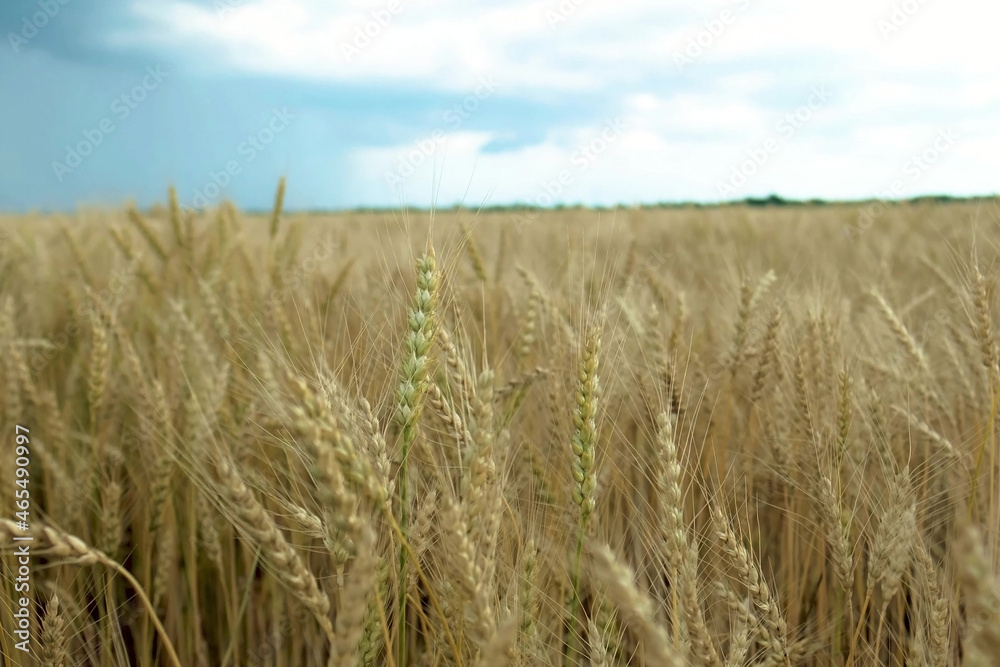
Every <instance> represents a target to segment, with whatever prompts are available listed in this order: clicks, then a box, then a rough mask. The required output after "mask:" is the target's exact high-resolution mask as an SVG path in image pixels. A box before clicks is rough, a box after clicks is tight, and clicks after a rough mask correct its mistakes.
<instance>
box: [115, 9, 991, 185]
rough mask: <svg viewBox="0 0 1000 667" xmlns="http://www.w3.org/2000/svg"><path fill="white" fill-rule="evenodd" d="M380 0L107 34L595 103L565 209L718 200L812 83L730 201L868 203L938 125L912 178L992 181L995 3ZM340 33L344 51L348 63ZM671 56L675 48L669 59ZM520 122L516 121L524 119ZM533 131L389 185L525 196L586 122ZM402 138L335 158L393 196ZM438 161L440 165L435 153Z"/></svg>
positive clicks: (164, 20) (238, 61) (262, 63)
mask: <svg viewBox="0 0 1000 667" xmlns="http://www.w3.org/2000/svg"><path fill="white" fill-rule="evenodd" d="M224 1H226V0H220V2H224ZM229 1H230V2H235V0H229ZM394 1H395V0H394ZM398 2H399V5H398V7H400V9H399V11H398V12H396V13H392V12H391V11H390V7H396V6H397V5H395V4H392V5H390V1H389V0H354V1H353V2H350V3H334V4H327V3H322V2H319V0H258V1H256V2H249V1H248V0H244V1H243V2H242V4H240V5H239V6H237V7H235V8H233V9H231V10H230V11H227V12H226V13H225V16H223V17H220V16H218V15H217V13H216V10H215V9H214V8H211V7H205V6H201V5H194V4H192V3H190V2H185V1H184V0H171V1H170V2H166V3H155V4H149V3H140V2H138V0H137V1H136V3H135V4H134V5H133V11H134V12H135V14H136V15H137V16H139V17H141V18H142V19H143V20H144V22H145V26H146V28H145V29H144V30H143V31H142V32H141V34H120V35H118V37H117V39H118V43H119V44H124V43H129V42H130V41H141V42H143V43H150V42H152V43H158V44H160V45H162V46H163V47H164V48H167V47H168V45H176V44H178V43H182V44H184V45H185V48H186V49H191V50H193V52H194V53H196V54H197V58H198V59H199V62H200V63H214V65H212V66H215V67H217V68H219V69H221V70H226V71H233V70H235V71H242V72H252V73H261V74H267V75H275V76H285V77H294V78H299V79H304V80H312V81H315V82H317V83H318V84H323V83H345V82H347V83H360V82H363V83H364V84H366V85H369V86H374V87H380V86H381V87H386V88H395V89H398V90H419V91H438V92H443V93H448V94H452V93H455V92H458V93H462V94H468V93H469V92H470V87H474V86H475V81H476V78H477V77H478V76H480V75H483V74H492V75H495V76H496V77H497V78H499V79H500V80H502V81H503V82H504V85H503V89H502V90H501V91H499V92H498V97H500V98H508V99H521V100H524V101H528V102H531V103H536V104H538V103H540V101H542V100H551V99H559V96H568V97H567V98H566V99H575V98H574V97H573V96H577V98H580V99H584V98H586V99H598V100H601V101H602V104H601V108H602V109H609V108H610V109H618V110H620V113H621V114H623V115H625V116H627V117H628V118H629V127H628V130H627V131H625V132H624V133H623V134H622V135H621V136H620V137H618V139H617V140H616V142H615V145H614V147H613V148H612V149H609V150H608V152H607V153H606V154H604V155H602V156H601V158H600V159H599V160H597V161H595V162H594V164H593V165H591V166H589V167H588V168H587V169H586V170H580V171H574V172H573V174H574V176H573V182H572V184H571V185H570V186H567V187H566V188H564V190H565V192H564V194H563V199H564V200H566V201H577V200H582V201H585V202H599V201H603V202H605V203H609V202H611V201H617V200H622V201H625V200H628V199H630V198H634V199H644V200H656V199H669V198H679V199H691V198H705V199H717V198H719V192H718V187H717V183H718V182H719V180H720V179H724V178H726V175H727V174H728V173H730V171H731V170H732V169H733V168H734V167H738V166H739V165H740V163H741V161H743V160H745V159H746V157H747V154H748V151H753V150H754V149H756V148H757V147H758V146H759V144H760V142H761V141H763V140H765V139H766V138H768V137H772V136H774V135H775V127H776V123H777V122H778V121H779V120H780V119H781V118H782V117H783V115H784V114H786V113H789V112H794V111H795V110H796V108H797V107H799V106H800V105H802V104H803V103H804V102H805V101H806V99H807V96H808V95H809V91H810V89H811V88H812V87H814V86H817V85H822V86H826V87H828V88H829V89H830V90H831V93H832V97H831V100H830V101H829V102H827V103H825V104H824V105H823V107H822V108H821V109H818V110H816V111H815V113H814V114H813V115H812V116H811V117H810V118H809V120H808V122H806V123H803V124H802V127H801V128H799V129H797V130H796V131H795V132H794V134H793V135H792V136H789V137H781V138H780V148H779V150H777V152H776V153H774V154H773V155H772V156H770V158H769V160H768V162H767V164H766V165H764V166H762V167H760V168H759V171H758V173H756V174H755V175H754V176H753V177H752V178H750V179H748V182H747V184H746V186H745V188H744V189H743V190H741V192H740V196H746V195H748V194H761V193H768V192H771V191H778V192H781V193H783V194H789V195H791V194H797V195H802V196H820V197H829V198H833V197H866V196H870V195H871V194H873V193H874V192H875V191H877V190H878V189H879V188H881V187H883V186H884V181H885V179H887V178H888V179H891V178H892V177H893V174H894V173H895V172H897V171H898V170H899V169H900V168H901V165H902V164H903V162H904V161H905V160H906V159H907V155H908V154H909V152H910V151H914V150H919V149H921V147H922V146H923V145H924V144H925V143H926V142H927V141H928V140H929V139H932V138H933V136H934V132H935V131H936V130H937V129H938V128H940V127H944V126H956V127H960V128H961V131H962V133H963V140H962V142H960V145H958V146H956V147H955V149H954V150H953V151H951V152H949V154H948V155H947V159H943V160H941V162H940V163H939V164H936V165H935V166H934V168H933V169H931V170H928V172H927V173H926V174H925V175H924V176H923V177H922V178H921V179H920V180H919V182H918V183H915V184H914V188H918V189H919V190H920V191H923V189H924V188H928V189H931V190H932V189H934V188H940V187H942V186H944V185H949V186H951V187H952V188H953V189H955V190H956V191H957V190H959V189H960V190H962V191H964V192H976V191H980V192H987V191H991V190H994V189H995V185H994V183H995V174H996V173H997V166H998V158H997V156H998V155H1000V152H998V151H997V150H996V149H997V148H998V147H1000V129H998V128H996V127H995V123H992V122H991V121H992V119H995V117H996V114H997V113H998V112H1000V67H998V65H1000V52H998V51H997V50H996V47H995V36H994V35H993V32H995V29H996V28H995V26H996V25H997V24H998V23H1000V4H996V3H991V2H986V1H985V0H952V1H951V2H949V3H943V2H931V1H930V0H905V1H904V0H890V1H888V2H886V1H879V2H871V0H844V1H843V2H840V3H803V2H800V1H795V0H770V1H769V2H768V3H763V2H757V1H755V0H732V1H728V2H727V1H721V2H714V3H699V4H698V5H695V4H694V3H690V4H689V5H681V4H679V3H661V2H632V3H628V4H623V3H620V2H617V1H614V0H576V3H574V0H562V1H561V2H560V1H559V0H550V1H536V0H531V1H525V0H520V1H518V0H513V1H511V2H507V3H504V4H502V5H501V4H497V3H486V4H475V5H470V4H468V3H460V2H458V1H457V0H434V1H424V2H419V3H418V2H414V1H412V0H398ZM560 7H562V8H567V7H575V9H573V10H572V11H566V10H565V9H564V10H561V9H560ZM553 12H555V13H553ZM560 12H561V13H560ZM373 17H374V18H373ZM553 17H557V18H558V19H559V20H558V22H553ZM379 18H381V21H382V23H383V24H384V25H380V26H378V28H377V32H378V34H377V35H374V36H372V37H371V39H370V43H369V44H368V45H367V46H364V47H363V48H359V47H358V45H359V44H360V42H358V44H353V43H352V40H354V39H355V37H356V35H357V34H358V31H359V30H363V29H364V27H365V25H366V24H369V28H371V32H373V33H374V32H376V30H375V28H373V27H372V26H374V25H375V23H373V21H375V20H376V19H379ZM893 22H895V25H894V24H893ZM345 44H349V45H352V46H354V47H355V48H358V51H357V52H352V53H351V54H350V57H349V58H348V57H347V56H345V51H344V45H345ZM692 44H695V45H696V46H695V47H692V46H691V45H692ZM691 49H693V50H691ZM694 52H697V53H696V55H694V56H693V57H692V56H691V54H692V53H694ZM678 54H685V55H687V56H688V57H690V58H691V60H690V61H689V62H687V63H686V64H685V65H684V66H683V67H682V68H679V67H678V66H677V65H676V64H675V56H677V55H678ZM203 66H205V65H204V64H203ZM598 113H602V112H598V111H595V114H598ZM537 122H538V121H537V120H534V119H533V118H530V117H526V118H525V120H524V123H525V127H526V128H531V127H532V126H531V125H530V124H531V123H537ZM544 122H545V123H546V124H545V125H544V126H542V127H541V129H542V130H543V132H542V134H543V135H544V138H543V139H541V140H539V141H538V142H537V143H535V144H534V145H529V146H520V147H518V148H516V149H511V150H506V151H502V152H484V148H485V147H486V145H487V144H488V143H489V141H490V140H491V139H494V138H497V137H498V136H499V135H498V134H497V133H496V132H491V131H489V129H488V128H487V129H485V130H482V131H480V130H479V129H477V131H476V132H469V131H463V132H461V133H455V134H453V135H452V136H451V137H450V139H449V141H448V144H447V145H448V153H447V159H445V160H444V161H443V167H444V171H443V176H442V175H441V173H442V172H440V170H439V171H438V172H435V170H434V169H433V167H431V166H430V164H431V162H430V160H428V162H427V163H425V164H423V165H421V166H420V167H419V168H418V169H417V173H415V174H414V175H413V176H412V177H410V178H409V179H408V180H407V182H406V193H407V195H406V196H407V197H408V198H410V202H411V203H427V202H428V201H429V197H430V193H432V192H434V191H435V189H436V185H437V184H436V183H434V182H433V178H434V174H435V173H437V174H438V176H439V179H440V180H439V184H440V186H441V190H440V200H441V201H442V202H450V201H454V200H456V199H460V198H461V197H462V195H463V194H464V193H465V192H466V190H467V188H468V191H469V193H470V194H469V198H470V200H472V201H475V202H476V203H478V202H479V201H481V200H483V199H486V198H487V197H489V198H490V199H491V201H493V202H505V201H512V200H534V199H535V197H536V196H537V195H538V193H539V192H540V191H544V187H543V185H542V184H543V183H545V182H546V179H551V178H553V177H555V176H557V175H558V174H559V172H560V171H561V170H563V169H566V168H570V169H574V167H573V166H572V165H573V154H574V149H573V148H572V147H571V146H570V147H567V138H569V139H568V140H569V141H570V144H572V142H573V141H578V142H586V141H588V140H589V139H588V138H587V137H589V136H593V132H595V131H596V132H598V133H599V132H600V128H601V124H602V123H603V122H604V119H603V118H594V119H593V123H591V124H589V125H588V124H587V123H582V124H567V123H561V122H560V121H559V119H555V120H552V119H547V120H546V121H544ZM463 129H464V128H463ZM534 129H538V128H534ZM588 133H589V134H588ZM533 134H536V135H537V134H538V132H534V133H533ZM984 147H985V148H984ZM411 149H412V146H411V145H406V144H402V145H399V146H392V147H388V148H385V147H368V148H361V149H358V150H356V152H355V153H354V154H353V155H352V156H351V158H350V159H351V161H352V164H353V165H354V167H355V169H354V170H353V173H354V174H355V178H356V181H357V182H356V183H354V184H353V186H354V187H355V188H357V191H358V192H359V193H360V194H359V196H361V197H363V198H367V199H366V200H367V201H372V202H375V201H379V200H382V199H386V198H392V197H394V196H395V195H394V194H393V193H391V192H390V189H389V188H387V187H386V186H385V181H384V178H383V174H384V172H385V170H386V169H387V168H392V165H393V164H394V161H395V160H397V159H398V156H399V155H400V154H403V153H406V152H407V151H409V150H411ZM437 161H438V166H441V163H442V159H441V154H440V153H439V154H438V157H437ZM470 182H471V186H470ZM908 194H919V192H918V191H914V192H912V193H908ZM390 203H398V202H390Z"/></svg>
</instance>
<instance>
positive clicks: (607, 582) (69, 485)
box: [0, 183, 1000, 667]
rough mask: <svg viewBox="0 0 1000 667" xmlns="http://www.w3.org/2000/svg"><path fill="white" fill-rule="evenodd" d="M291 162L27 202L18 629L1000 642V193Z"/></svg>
mask: <svg viewBox="0 0 1000 667" xmlns="http://www.w3.org/2000/svg"><path fill="white" fill-rule="evenodd" d="M283 193H284V184H283V183H282V185H281V186H279V191H278V195H277V197H276V203H275V210H274V211H273V212H272V213H269V214H259V215H258V214H248V213H244V212H241V211H239V210H237V209H236V208H235V207H234V206H233V205H231V204H225V205H223V206H221V207H219V208H218V209H213V210H208V211H205V212H201V213H198V214H195V213H193V212H188V211H184V210H182V209H181V208H180V207H179V205H178V203H177V197H176V193H174V192H173V191H171V193H170V197H169V198H168V202H167V204H166V205H164V206H159V207H155V208H153V209H151V210H148V211H138V210H136V209H135V208H132V207H128V208H125V209H123V210H119V211H106V210H89V209H80V210H78V211H77V213H76V214H75V215H56V214H52V215H42V214H32V215H26V216H2V217H0V230H2V232H0V234H2V245H0V345H2V347H3V355H2V358H0V374H2V381H0V396H2V399H0V414H2V419H0V423H2V437H0V460H2V463H0V470H2V471H4V473H3V479H2V480H0V508H3V509H2V510H0V512H2V516H3V518H2V519H0V537H2V540H0V549H2V550H3V553H2V554H0V564H2V567H0V573H2V576H0V603H2V604H0V606H2V607H3V610H2V612H0V629H2V632H0V654H2V656H3V660H0V663H3V664H5V665H32V664H41V665H59V666H66V665H101V666H111V665H150V666H151V665H171V666H175V667H176V666H185V667H187V666H197V667H209V666H212V667H215V666H226V667H239V666H244V667H253V666H258V665H261V666H262V665H275V666H289V667H290V666H297V665H331V666H351V667H354V666H357V665H364V666H369V665H394V666H397V667H402V666H403V665H427V666H444V665H467V666H474V665H482V666H500V665H512V666H518V665H523V666H530V665H542V666H544V665H593V666H595V667H596V666H598V665H601V666H605V665H606V666H609V667H610V666H612V665H645V666H648V667H659V666H661V665H711V666H721V665H727V666H729V665H732V666H736V665H764V664H767V665H786V666H791V665H836V666H840V665H883V664H884V665H934V666H939V665H955V664H962V665H991V664H995V660H996V658H995V656H996V655H1000V616H998V612H1000V580H998V579H997V574H996V573H997V570H998V561H1000V553H998V549H997V546H998V544H1000V457H998V453H1000V449H998V442H997V424H996V423H995V422H996V415H997V408H998V405H1000V353H998V342H997V340H996V332H995V328H996V325H995V324H994V322H995V321H997V319H996V318H997V307H998V306H997V304H996V298H995V295H994V291H995V284H996V277H997V272H998V269H1000V263H998V260H1000V227H998V224H997V222H998V220H1000V200H994V199H985V200H979V201H968V202H935V201H918V202H911V203H898V204H887V205H885V206H882V205H878V207H875V208H873V207H872V206H870V205H866V204H856V205H855V204H831V205H825V206H806V205H801V206H799V205H795V206H767V207H755V206H742V205H740V206H737V205H734V206H724V207H705V208H697V207H675V208H622V209H617V210H601V211H596V210H588V209H582V208H579V209H562V210H547V211H542V212H537V211H534V212H524V211H521V212H518V211H505V210H486V211H480V212H476V211H465V210H444V211H435V212H427V211H396V212H368V213H360V212H359V213H339V214H329V215H319V214H305V213H301V214H300V213H283V212H282V199H283ZM18 426H20V427H22V428H23V429H26V431H27V433H28V437H27V438H26V441H27V442H28V443H29V444H27V445H26V449H27V456H28V458H29V459H30V464H29V465H28V466H27V469H28V473H29V474H28V477H27V480H28V483H27V485H26V486H17V485H15V476H14V472H13V470H14V463H13V462H14V461H15V459H16V457H17V456H20V455H21V453H19V452H18V451H15V449H16V447H17V445H18V441H17V440H16V437H15V434H16V433H21V432H23V431H18V430H16V429H17V427H18ZM20 488H27V489H28V490H29V491H30V518H29V521H28V523H29V528H28V530H27V531H24V530H23V529H22V528H20V527H18V526H17V524H16V523H15V520H14V519H13V518H12V517H13V515H14V511H15V507H17V505H16V503H17V499H18V498H21V497H23V496H17V497H15V492H16V491H17V490H18V489H20ZM17 536H30V537H32V538H33V540H32V541H31V545H32V547H31V550H32V558H31V567H30V575H29V576H28V577H27V578H26V579H27V581H26V583H27V589H28V590H29V591H30V593H28V595H30V610H31V616H30V622H29V626H30V635H31V653H30V654H28V653H25V652H24V651H22V650H20V649H19V648H17V646H16V645H17V643H18V642H19V638H18V637H19V635H18V634H17V630H18V629H19V628H18V619H17V618H15V617H14V615H13V611H14V610H15V608H16V607H17V605H18V600H19V598H21V597H22V596H24V595H25V593H23V592H21V591H22V590H23V589H21V588H18V586H19V584H20V581H19V579H18V573H19V561H18V557H17V554H16V553H14V548H13V546H12V545H14V544H17V543H15V542H14V541H13V538H15V537H17Z"/></svg>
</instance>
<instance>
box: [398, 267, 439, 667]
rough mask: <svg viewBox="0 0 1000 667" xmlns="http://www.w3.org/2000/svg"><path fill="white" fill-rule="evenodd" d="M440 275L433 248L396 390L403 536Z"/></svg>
mask: <svg viewBox="0 0 1000 667" xmlns="http://www.w3.org/2000/svg"><path fill="white" fill-rule="evenodd" d="M439 283H440V275H439V273H438V271H437V261H436V260H435V258H434V249H433V248H431V249H430V250H428V251H427V253H425V254H424V255H423V256H422V257H421V258H420V259H419V260H417V289H416V294H415V295H414V299H413V308H412V310H411V311H410V315H409V317H408V319H407V325H408V328H407V333H406V338H405V340H404V345H403V360H402V376H403V377H402V379H401V380H400V382H399V389H397V390H396V414H395V418H396V423H397V424H398V425H399V428H400V433H401V436H402V454H401V457H400V467H399V519H400V520H399V526H400V528H401V530H402V532H403V535H404V536H405V535H407V530H408V523H409V516H408V513H407V503H408V502H409V497H408V494H409V489H408V487H407V470H406V468H407V458H408V457H409V454H410V448H411V447H412V446H413V443H414V441H415V440H416V439H417V420H418V419H419V418H420V410H421V407H422V404H423V397H424V394H425V393H426V391H427V378H428V375H429V373H428V369H429V368H430V349H431V344H432V343H433V342H434V335H435V333H436V331H437V321H436V317H437V316H436V310H437V302H438V286H439ZM405 575H406V547H405V545H403V546H401V547H400V551H399V576H400V579H399V580H400V581H405ZM405 612H406V591H405V590H401V591H400V596H399V614H400V615H399V618H400V632H399V637H400V640H399V664H401V665H404V664H406V660H405V658H406V644H405V641H406V638H405V635H406V613H405Z"/></svg>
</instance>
